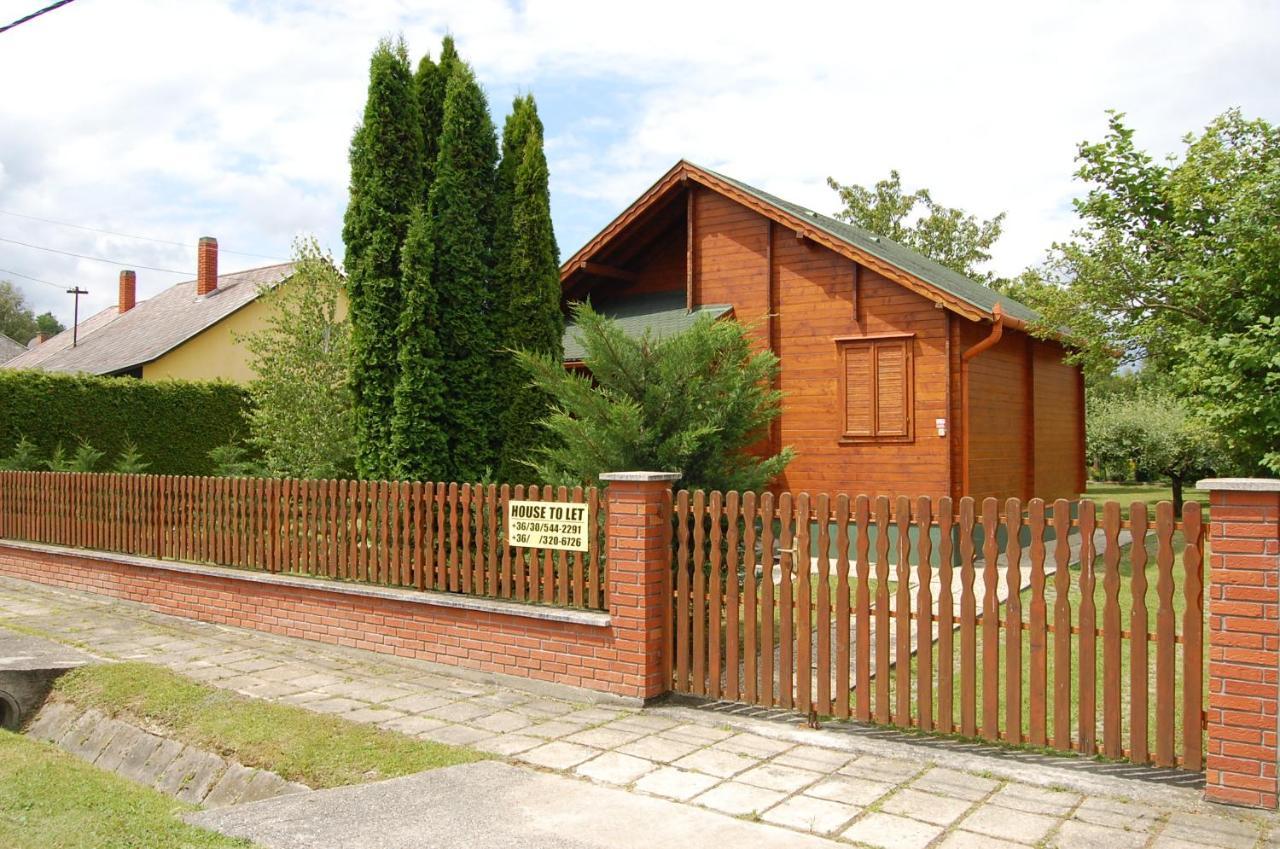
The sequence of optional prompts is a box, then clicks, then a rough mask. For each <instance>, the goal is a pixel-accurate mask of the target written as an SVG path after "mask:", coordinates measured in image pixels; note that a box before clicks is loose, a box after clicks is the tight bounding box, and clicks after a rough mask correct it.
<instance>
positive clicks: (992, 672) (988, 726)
mask: <svg viewBox="0 0 1280 849" xmlns="http://www.w3.org/2000/svg"><path fill="white" fill-rule="evenodd" d="M999 513H1000V505H999V503H998V502H997V501H996V499H994V498H984V499H982V736H983V737H986V738H987V739H988V740H998V739H1000V598H999V592H1000V566H999V559H1000V543H999V539H998V537H997V529H998V527H999V524H1000V516H999Z"/></svg>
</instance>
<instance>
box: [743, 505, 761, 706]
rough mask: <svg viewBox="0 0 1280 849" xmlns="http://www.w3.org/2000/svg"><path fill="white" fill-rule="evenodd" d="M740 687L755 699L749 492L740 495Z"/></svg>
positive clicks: (752, 516)
mask: <svg viewBox="0 0 1280 849" xmlns="http://www.w3.org/2000/svg"><path fill="white" fill-rule="evenodd" d="M742 556H743V564H742V565H743V569H742V624H743V629H742V630H743V646H742V658H743V664H742V666H743V668H742V686H743V689H744V690H745V696H744V697H745V699H746V700H747V701H748V702H755V701H756V698H757V693H758V692H759V690H758V688H757V686H756V652H757V651H758V650H759V638H758V630H757V628H756V621H757V619H756V617H757V615H758V614H757V612H756V595H757V594H756V580H757V579H756V494H755V493H754V492H748V493H746V494H745V495H743V496H742Z"/></svg>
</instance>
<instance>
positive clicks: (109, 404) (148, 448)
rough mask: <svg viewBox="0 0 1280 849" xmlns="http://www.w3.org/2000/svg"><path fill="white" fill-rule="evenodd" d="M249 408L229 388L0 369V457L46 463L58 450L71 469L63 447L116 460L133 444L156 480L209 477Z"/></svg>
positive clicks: (240, 392)
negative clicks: (215, 456)
mask: <svg viewBox="0 0 1280 849" xmlns="http://www.w3.org/2000/svg"><path fill="white" fill-rule="evenodd" d="M247 405H248V401H247V397H246V395H245V392H244V390H243V389H241V388H240V387H238V386H235V385H234V384H230V383H224V382H195V381H181V380H165V381H157V382H146V381H141V380H135V379H132V378H125V377H93V376H86V375H68V374H55V373H50V372H42V371H17V370H4V369H0V456H3V457H8V458H10V459H9V460H7V461H6V465H8V464H9V462H12V460H13V458H14V457H15V456H18V458H19V460H21V456H25V455H24V452H25V453H26V454H29V455H31V456H35V457H38V458H40V459H41V460H43V459H44V458H51V457H52V456H53V454H54V452H55V450H56V449H57V448H58V446H60V445H61V446H63V459H64V462H66V446H68V445H80V444H81V443H85V444H89V445H92V446H93V447H94V448H95V449H96V450H98V451H101V452H103V454H104V455H105V456H108V457H118V456H119V455H120V454H121V453H122V452H123V451H124V449H125V448H126V446H127V445H129V444H130V443H132V444H133V445H134V447H135V448H136V450H138V451H139V452H140V453H141V454H142V456H144V457H146V458H147V461H148V463H149V464H150V468H149V469H148V471H149V472H151V473H152V474H161V475H207V474H212V473H213V468H214V466H213V462H212V461H211V460H210V459H209V450H210V449H211V448H212V447H214V446H215V445H222V444H224V443H227V442H229V441H231V440H232V439H233V438H234V437H235V436H236V434H239V433H241V432H243V431H244V429H245V423H244V414H245V410H246V408H247ZM98 459H99V460H100V459H101V457H99V458H98ZM96 462H97V461H95V463H96ZM38 465H39V467H44V464H43V463H42V462H38Z"/></svg>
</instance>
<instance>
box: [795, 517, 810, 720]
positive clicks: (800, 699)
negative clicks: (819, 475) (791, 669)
mask: <svg viewBox="0 0 1280 849" xmlns="http://www.w3.org/2000/svg"><path fill="white" fill-rule="evenodd" d="M809 508H810V503H809V493H807V492H802V493H800V495H799V496H797V497H796V521H795V537H794V539H795V542H794V544H793V546H792V547H793V548H794V550H795V559H794V561H793V562H794V564H795V571H796V587H795V591H794V593H793V595H792V601H793V606H794V608H795V622H796V628H795V639H796V652H795V666H796V675H795V682H796V698H795V708H796V710H798V711H800V712H801V713H808V712H809V710H810V709H811V708H812V707H813V618H812V617H813V581H812V569H813V566H812V565H811V564H812V561H811V559H810V557H809V547H810V546H809V516H810V510H809Z"/></svg>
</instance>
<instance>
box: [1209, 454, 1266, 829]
mask: <svg viewBox="0 0 1280 849" xmlns="http://www.w3.org/2000/svg"><path fill="white" fill-rule="evenodd" d="M1198 488H1199V489H1202V490H1208V492H1209V555H1210V556H1209V632H1208V639H1209V710H1208V726H1209V728H1208V738H1209V739H1208V748H1207V750H1206V752H1205V755H1206V761H1205V798H1207V799H1210V800H1212V801H1215V802H1229V803H1231V804H1236V805H1251V806H1254V807H1260V808H1270V809H1274V808H1275V807H1276V803H1277V798H1278V793H1280V786H1278V785H1277V779H1276V766H1277V761H1278V759H1280V749H1278V748H1277V745H1278V741H1277V732H1278V731H1280V726H1278V725H1277V723H1278V722H1280V718H1278V717H1280V713H1278V712H1277V704H1278V703H1280V480H1269V479H1261V478H1214V479H1210V480H1203V481H1200V483H1199V484H1198Z"/></svg>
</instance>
